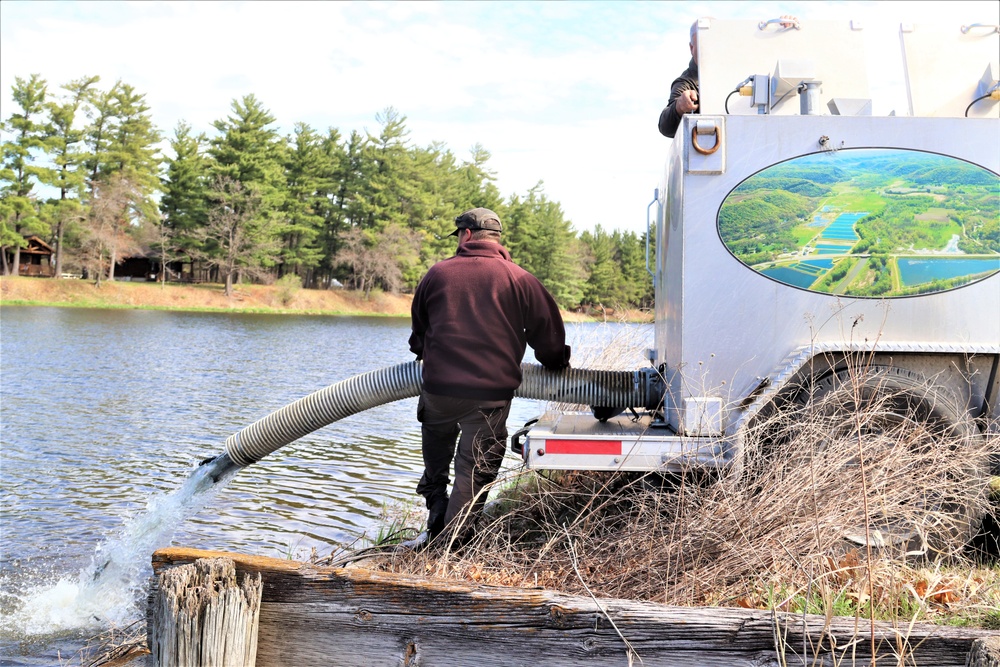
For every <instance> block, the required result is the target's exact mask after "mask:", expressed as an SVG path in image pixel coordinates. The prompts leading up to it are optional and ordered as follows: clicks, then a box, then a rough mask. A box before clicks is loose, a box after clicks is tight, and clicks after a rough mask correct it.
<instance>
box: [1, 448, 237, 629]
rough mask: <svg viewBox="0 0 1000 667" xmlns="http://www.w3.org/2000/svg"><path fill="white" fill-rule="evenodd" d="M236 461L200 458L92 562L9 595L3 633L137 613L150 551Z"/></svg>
mask: <svg viewBox="0 0 1000 667" xmlns="http://www.w3.org/2000/svg"><path fill="white" fill-rule="evenodd" d="M237 470H239V466H237V465H236V464H235V463H233V462H232V460H231V459H230V458H229V457H228V455H226V454H223V455H221V456H219V457H217V458H215V459H210V460H207V461H204V462H202V465H200V466H199V467H198V468H197V469H195V471H194V472H193V473H192V474H191V476H190V477H188V479H187V480H186V481H185V482H184V484H183V485H182V486H181V487H180V488H178V489H177V490H175V491H173V492H172V493H169V494H166V495H162V496H154V497H153V498H151V499H150V501H149V503H148V504H147V505H146V508H145V510H144V511H143V512H141V513H140V514H138V515H137V516H135V517H133V518H132V519H131V520H130V521H128V522H127V523H126V525H125V527H124V529H123V530H122V532H121V534H120V535H118V536H117V537H116V538H114V539H111V540H108V541H106V542H103V543H101V544H99V545H98V546H97V548H96V549H95V552H94V555H93V557H92V558H91V562H90V564H89V565H88V566H87V567H85V568H83V569H81V570H80V572H79V573H78V574H77V576H76V577H75V578H73V577H65V578H61V579H59V580H58V581H56V582H55V583H54V584H53V583H52V582H51V581H49V582H46V583H40V584H37V585H34V586H30V587H28V588H26V589H25V590H23V591H22V592H20V593H14V594H10V595H11V597H14V598H15V600H16V602H15V604H14V605H13V606H14V610H13V611H12V612H11V613H9V614H6V615H5V617H4V618H3V619H2V620H0V630H2V631H3V634H5V635H8V634H9V635H13V636H17V637H33V636H45V635H52V634H59V633H64V632H67V631H71V630H82V629H92V628H100V627H107V626H109V625H111V626H121V625H125V624H127V623H129V622H131V621H133V620H135V618H136V617H139V616H141V614H142V611H141V609H140V608H139V604H140V599H141V598H142V593H143V591H144V588H145V585H146V580H147V577H148V571H149V559H150V555H151V554H152V553H153V552H154V551H155V550H156V549H158V548H161V547H163V546H166V545H168V544H169V543H170V540H171V538H172V537H173V534H174V531H175V529H176V528H177V526H178V525H179V524H180V523H181V522H183V521H184V520H185V519H186V518H188V517H190V516H191V515H193V514H194V513H195V512H197V511H198V510H199V509H201V508H202V507H203V506H204V505H205V503H207V502H208V501H209V500H210V499H211V497H212V496H213V494H214V493H215V491H217V490H219V489H221V488H222V487H224V486H225V485H226V484H227V483H228V481H229V480H230V479H231V478H232V477H233V475H234V474H235V473H236V471H237Z"/></svg>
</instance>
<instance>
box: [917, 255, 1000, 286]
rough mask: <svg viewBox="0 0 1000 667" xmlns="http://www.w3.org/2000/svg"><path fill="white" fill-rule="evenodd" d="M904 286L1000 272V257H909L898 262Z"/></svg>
mask: <svg viewBox="0 0 1000 667" xmlns="http://www.w3.org/2000/svg"><path fill="white" fill-rule="evenodd" d="M897 264H898V265H899V279H900V281H901V282H902V283H903V285H905V286H907V287H910V286H912V285H922V284H924V283H929V282H931V281H934V280H948V279H950V278H958V277H960V276H970V275H975V274H977V273H985V272H988V271H989V272H994V271H997V270H1000V257H996V258H989V257H918V258H913V257H908V258H902V257H901V258H900V259H899V260H897Z"/></svg>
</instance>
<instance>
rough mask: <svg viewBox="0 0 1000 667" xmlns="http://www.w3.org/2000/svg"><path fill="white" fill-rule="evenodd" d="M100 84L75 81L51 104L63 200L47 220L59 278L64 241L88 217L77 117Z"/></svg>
mask: <svg viewBox="0 0 1000 667" xmlns="http://www.w3.org/2000/svg"><path fill="white" fill-rule="evenodd" d="M98 81H100V77H98V76H89V77H84V78H82V79H77V80H75V81H71V82H70V83H68V84H66V85H65V86H63V90H65V91H66V92H67V96H66V97H65V98H64V99H63V100H61V101H57V102H51V103H49V104H48V111H49V116H50V118H51V119H52V129H53V133H52V136H51V137H50V140H49V142H48V143H49V150H50V154H51V156H52V161H53V163H54V164H55V178H54V181H53V185H54V186H55V187H57V188H59V199H58V201H56V202H53V203H51V205H50V206H48V207H47V209H46V214H45V217H46V218H47V219H48V220H49V221H50V225H51V226H52V228H53V234H52V236H53V245H54V247H55V276H56V277H57V278H58V277H60V276H61V275H62V273H63V261H64V254H65V253H64V238H65V236H66V231H67V228H68V227H69V226H70V225H71V224H73V223H76V222H79V221H81V220H83V219H84V218H85V215H86V211H85V209H84V207H83V205H82V203H81V201H80V198H81V197H82V196H83V191H84V187H85V181H86V176H87V174H86V167H85V165H84V162H85V159H86V155H87V154H86V151H85V150H81V148H82V146H81V144H82V142H83V139H84V132H83V130H81V129H79V127H78V124H77V116H78V114H79V112H80V108H81V106H83V105H84V104H85V103H86V101H87V99H88V97H89V95H90V91H91V88H92V87H93V86H94V85H96V84H97V83H98Z"/></svg>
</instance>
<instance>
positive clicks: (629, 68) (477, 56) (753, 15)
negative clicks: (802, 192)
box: [0, 0, 1000, 231]
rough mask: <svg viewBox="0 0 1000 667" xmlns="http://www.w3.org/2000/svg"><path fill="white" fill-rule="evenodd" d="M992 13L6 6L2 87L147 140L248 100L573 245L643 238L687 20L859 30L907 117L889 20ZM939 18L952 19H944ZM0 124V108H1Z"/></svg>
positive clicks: (926, 7)
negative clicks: (508, 205) (510, 202)
mask: <svg viewBox="0 0 1000 667" xmlns="http://www.w3.org/2000/svg"><path fill="white" fill-rule="evenodd" d="M998 6H1000V5H997V4H996V3H994V2H952V3H949V4H948V5H947V9H946V10H945V9H943V8H942V7H943V6H942V5H940V4H939V3H930V2H924V3H907V4H905V5H904V4H901V3H895V2H786V3H766V2H765V3H754V4H751V3H744V2H558V3H555V2H398V3H397V2H384V3H383V2H380V3H367V2H358V3H346V2H335V3H318V2H305V3H297V2H280V3H278V2H127V3H122V2H116V3H104V2H84V3H75V2H68V3H67V2H59V3H57V2H47V3H38V2H18V1H16V0H14V1H11V0H5V1H4V2H2V3H0V38H2V39H0V86H2V88H3V90H4V91H9V90H10V87H11V85H12V84H13V82H14V77H15V76H22V77H23V76H28V75H30V74H31V73H32V72H38V73H40V74H42V76H44V77H45V78H46V79H47V80H48V81H49V82H50V87H51V88H57V87H58V86H59V85H61V84H63V83H66V82H68V81H70V80H72V79H75V78H79V77H81V76H84V75H89V74H99V75H100V76H101V78H102V84H101V85H102V86H110V85H111V84H113V83H114V81H115V80H117V79H122V80H123V81H125V82H126V83H129V84H131V85H133V86H134V87H135V88H136V89H137V90H138V91H139V92H142V93H145V94H146V100H147V103H148V104H149V106H150V108H151V113H152V115H153V119H154V121H155V122H156V124H157V125H158V126H159V127H160V129H161V131H163V132H164V133H165V134H170V133H171V132H172V130H173V128H174V126H175V125H176V123H177V122H178V121H179V120H181V119H185V120H187V121H188V122H189V123H190V124H191V125H192V126H193V127H194V128H195V129H196V130H199V131H205V132H212V131H213V130H212V126H211V124H212V122H213V121H215V120H218V119H222V118H224V117H226V116H227V115H228V114H229V113H230V105H231V103H232V101H233V100H234V99H238V98H242V97H243V96H244V95H247V94H250V93H253V94H254V95H255V96H256V97H257V98H258V99H260V100H261V101H262V102H263V104H264V105H265V106H266V107H267V108H269V109H270V110H271V112H272V113H273V114H274V115H275V117H276V118H277V122H278V124H279V125H280V126H281V129H282V131H283V132H286V133H290V132H291V129H292V127H293V125H294V123H296V122H300V121H301V122H306V123H309V124H310V125H312V126H313V127H314V128H316V129H318V130H320V131H325V130H326V128H327V127H331V126H332V127H337V128H338V129H340V130H341V132H342V133H343V134H345V135H346V134H348V133H349V132H350V131H351V130H362V129H368V130H370V131H372V132H376V131H377V123H376V121H375V115H376V113H378V112H379V111H381V110H383V109H384V108H385V107H388V106H394V107H395V108H396V109H398V110H399V111H400V112H401V113H402V114H404V115H405V116H407V119H408V120H407V126H408V128H409V129H410V138H411V140H412V141H413V142H414V143H416V144H418V145H426V144H429V143H430V142H432V141H442V142H444V143H445V144H446V145H447V146H448V147H449V148H450V149H451V150H452V151H453V152H454V153H456V154H457V155H458V156H459V157H465V156H466V155H467V150H468V148H469V147H471V146H472V145H473V144H475V143H480V144H482V145H483V146H484V147H485V148H486V149H487V150H489V151H490V152H491V153H492V154H493V159H492V162H491V167H492V168H493V170H494V171H495V172H496V173H497V175H498V186H499V187H500V188H501V191H502V192H504V193H505V194H513V193H519V194H523V193H524V192H525V191H526V190H527V188H529V187H531V186H533V185H534V184H535V183H536V182H537V181H539V180H544V182H545V191H546V193H547V194H548V196H549V197H550V198H552V199H554V200H557V201H559V202H560V203H561V204H562V205H563V210H564V211H565V212H566V214H567V215H568V217H569V218H570V219H571V220H572V221H573V222H574V224H575V226H576V227H577V228H578V229H586V228H592V227H593V226H594V225H595V224H598V223H600V224H602V225H604V226H606V227H611V228H626V229H630V230H634V231H641V230H643V229H644V225H645V222H644V220H645V206H646V204H647V203H648V201H649V200H650V198H651V196H652V191H653V188H654V187H656V186H657V185H659V180H660V177H661V174H662V169H663V160H664V157H665V155H666V150H667V147H668V145H669V142H668V141H667V140H666V139H664V138H663V137H661V136H660V135H659V134H658V132H657V131H656V127H655V123H656V118H657V116H658V114H659V111H660V108H661V107H662V105H663V104H664V103H665V102H666V97H667V92H668V88H669V85H670V82H671V81H672V80H673V78H674V77H675V76H676V75H677V74H678V73H679V72H680V71H681V70H682V69H683V68H684V66H685V65H686V63H687V59H688V57H689V54H688V49H687V40H688V26H689V25H690V23H691V21H692V20H694V19H695V18H697V17H699V16H713V17H716V18H720V19H721V18H735V19H751V20H754V21H757V20H761V19H766V18H774V17H776V16H779V15H782V14H789V13H790V14H794V15H797V16H799V17H800V18H802V19H803V20H846V19H849V18H856V19H860V20H863V21H864V22H865V31H866V45H867V49H868V52H869V58H868V60H869V62H870V63H871V69H870V71H869V80H870V82H871V83H872V88H873V91H875V90H876V89H877V90H878V91H879V93H880V94H882V93H884V99H878V100H876V103H875V106H876V113H888V111H889V110H890V108H896V109H897V111H901V110H903V109H904V108H905V106H900V105H901V104H902V105H905V93H904V92H901V90H902V72H901V65H900V61H899V40H898V34H897V33H898V24H899V22H900V21H901V20H904V19H905V20H909V21H914V22H934V21H940V20H941V19H943V18H947V19H948V20H953V21H965V22H974V21H983V22H988V21H993V22H998V18H997V16H996V14H997V12H998V9H997V7H998ZM945 12H946V16H944V15H943V14H944V13H945ZM0 102H2V115H3V117H5V118H6V117H8V116H9V114H10V108H11V102H10V100H9V93H6V94H5V95H4V96H3V97H0Z"/></svg>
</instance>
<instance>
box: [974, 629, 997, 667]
mask: <svg viewBox="0 0 1000 667" xmlns="http://www.w3.org/2000/svg"><path fill="white" fill-rule="evenodd" d="M966 665H967V667H1000V634H997V635H996V636H994V637H987V638H985V639H977V640H976V641H975V642H973V644H972V650H971V651H969V661H968V662H967V663H966Z"/></svg>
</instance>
